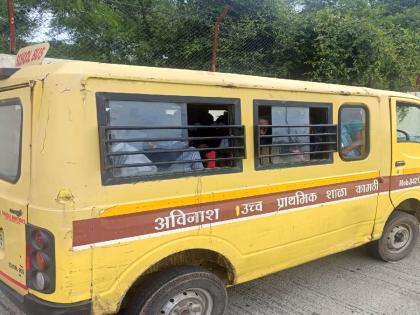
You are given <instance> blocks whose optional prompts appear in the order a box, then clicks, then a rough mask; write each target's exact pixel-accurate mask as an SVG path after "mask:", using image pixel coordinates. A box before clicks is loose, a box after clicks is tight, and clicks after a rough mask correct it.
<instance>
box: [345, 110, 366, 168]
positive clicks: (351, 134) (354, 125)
mask: <svg viewBox="0 0 420 315" xmlns="http://www.w3.org/2000/svg"><path fill="white" fill-rule="evenodd" d="M367 116H368V112H367V109H366V107H365V106H361V105H360V106H358V105H343V106H341V108H340V113H339V123H340V156H341V158H342V159H343V160H363V159H365V158H366V157H367V156H368V154H369V150H368V149H369V143H368V139H369V137H368V135H369V130H368V126H367Z"/></svg>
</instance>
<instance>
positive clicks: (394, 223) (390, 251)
mask: <svg viewBox="0 0 420 315" xmlns="http://www.w3.org/2000/svg"><path fill="white" fill-rule="evenodd" d="M418 237H419V221H418V220H417V218H416V217H415V216H413V215H411V214H408V213H405V212H401V211H395V212H394V213H392V214H391V216H390V217H389V219H388V221H387V223H386V224H385V228H384V231H383V234H382V237H381V238H380V239H379V240H377V241H375V242H373V243H372V245H371V249H372V252H373V254H374V255H375V256H376V257H377V258H379V259H382V260H384V261H398V260H401V259H403V258H405V257H406V256H408V255H409V254H410V253H411V251H412V250H413V248H414V247H415V245H416V243H417V239H418Z"/></svg>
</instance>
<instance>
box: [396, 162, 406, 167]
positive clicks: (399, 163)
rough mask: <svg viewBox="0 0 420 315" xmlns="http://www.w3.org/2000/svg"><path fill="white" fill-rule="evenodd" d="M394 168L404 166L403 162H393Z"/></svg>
mask: <svg viewBox="0 0 420 315" xmlns="http://www.w3.org/2000/svg"><path fill="white" fill-rule="evenodd" d="M395 166H396V167H399V166H405V161H397V162H395Z"/></svg>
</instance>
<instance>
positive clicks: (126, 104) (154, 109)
mask: <svg viewBox="0 0 420 315" xmlns="http://www.w3.org/2000/svg"><path fill="white" fill-rule="evenodd" d="M107 110H109V125H110V126H119V127H134V128H136V129H135V130H130V129H129V128H127V129H123V130H111V132H110V133H109V136H110V137H111V139H114V140H115V139H119V140H128V142H113V143H112V145H111V148H110V151H111V152H112V153H114V154H115V155H113V156H112V157H111V159H112V163H113V164H114V166H116V165H119V166H122V165H133V164H146V165H144V166H136V167H134V166H129V167H117V168H114V169H113V176H114V177H129V176H142V175H150V174H155V173H158V172H165V171H170V170H171V164H165V162H170V161H176V160H177V159H178V158H180V152H174V151H173V150H176V149H183V148H186V147H187V142H186V141H185V140H186V139H184V138H185V130H183V129H165V128H164V127H182V125H183V122H182V119H183V115H185V114H183V112H184V111H185V104H177V103H167V102H139V101H109V107H108V109H107ZM139 127H140V128H139ZM141 127H146V128H145V129H141ZM155 127H161V128H158V129H154V128H155ZM170 139H173V140H170ZM136 140H138V141H136ZM158 140H159V141H158ZM171 150H172V151H171ZM162 151H165V152H162ZM122 152H130V153H129V154H127V155H120V153H122ZM133 152H142V153H139V154H134V153H133ZM188 157H189V158H191V159H194V158H195V157H196V156H195V155H194V154H190V155H188ZM152 163H155V165H152ZM184 166H185V167H198V168H199V167H200V163H199V162H198V163H192V164H191V165H187V164H186V165H184Z"/></svg>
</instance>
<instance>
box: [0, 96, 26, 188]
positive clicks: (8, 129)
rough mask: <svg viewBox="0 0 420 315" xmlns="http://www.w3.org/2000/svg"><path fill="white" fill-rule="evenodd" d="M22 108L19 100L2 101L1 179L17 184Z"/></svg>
mask: <svg viewBox="0 0 420 315" xmlns="http://www.w3.org/2000/svg"><path fill="white" fill-rule="evenodd" d="M21 133H22V106H21V104H20V101H19V100H18V99H13V100H5V101H0V179H3V180H6V181H8V182H12V183H15V182H16V181H17V180H18V178H19V174H20V145H21Z"/></svg>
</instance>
